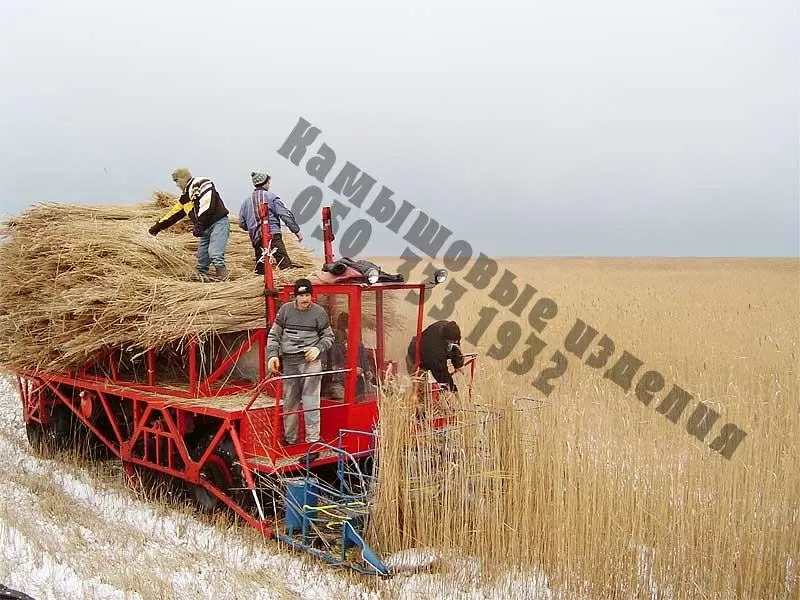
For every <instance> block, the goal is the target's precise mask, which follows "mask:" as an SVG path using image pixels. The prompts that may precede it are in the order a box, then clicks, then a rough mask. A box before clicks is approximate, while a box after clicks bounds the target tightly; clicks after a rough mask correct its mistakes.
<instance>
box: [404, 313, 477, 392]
mask: <svg viewBox="0 0 800 600" xmlns="http://www.w3.org/2000/svg"><path fill="white" fill-rule="evenodd" d="M460 345H461V328H460V327H459V326H458V323H456V322H455V321H436V322H435V323H433V324H431V325H429V326H428V327H427V328H426V329H425V331H423V332H422V336H421V341H420V360H419V367H420V369H422V370H423V371H430V372H431V374H432V375H433V378H434V379H435V380H436V381H437V382H438V383H440V384H442V385H445V386H447V388H448V389H449V390H450V391H453V392H457V391H458V387H457V386H456V384H455V382H454V381H453V376H452V375H451V374H450V369H449V368H448V366H447V361H448V360H449V361H450V362H451V363H452V364H453V368H455V369H460V368H461V367H463V366H464V355H463V354H462V353H461V347H460ZM416 352H417V337H416V336H414V337H413V338H411V343H409V345H408V352H407V354H406V367H407V368H408V373H409V374H410V375H413V374H414V372H415V364H414V363H415V362H416Z"/></svg>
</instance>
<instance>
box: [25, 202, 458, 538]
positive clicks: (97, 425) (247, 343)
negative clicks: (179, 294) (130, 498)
mask: <svg viewBox="0 0 800 600" xmlns="http://www.w3.org/2000/svg"><path fill="white" fill-rule="evenodd" d="M260 216H261V221H262V222H261V234H262V243H263V247H264V248H265V249H267V252H268V251H269V247H270V243H271V235H270V232H269V225H268V221H267V214H266V209H265V207H262V208H261V209H260ZM322 216H323V218H322V221H323V234H324V235H323V240H324V252H325V260H326V262H332V261H333V259H334V255H333V248H332V242H333V240H334V235H333V228H332V224H331V214H330V208H329V207H325V208H323V213H322ZM264 261H265V264H264V287H265V323H264V327H262V328H259V329H256V330H252V331H250V332H248V333H249V335H248V336H247V338H246V339H245V340H244V341H242V342H241V343H239V345H238V346H237V347H235V348H233V349H232V352H230V354H229V355H228V356H227V358H224V359H222V360H220V357H219V356H214V357H213V358H212V359H211V366H210V372H208V373H207V374H206V375H205V377H201V374H200V364H199V352H200V348H201V342H200V340H198V339H197V338H196V337H194V336H190V337H189V338H188V339H187V340H185V341H179V342H176V343H175V344H174V345H173V346H171V347H170V348H168V349H167V350H168V351H170V352H171V353H172V356H174V357H179V358H180V361H179V362H180V365H182V366H181V369H182V371H180V372H179V373H178V376H180V378H181V382H180V385H175V384H174V382H168V381H163V380H162V378H161V377H160V375H159V369H158V367H159V362H160V360H159V359H160V356H161V354H160V353H161V352H163V350H157V349H155V348H151V349H147V350H146V351H144V352H142V353H141V354H140V355H138V357H132V358H130V360H131V362H132V363H135V364H136V365H139V367H140V368H141V369H143V371H144V381H139V380H138V379H137V378H136V377H134V376H127V375H126V373H125V372H124V369H123V368H122V366H121V365H122V357H123V351H122V349H120V348H116V347H111V348H107V349H105V350H104V351H102V352H100V353H99V354H97V355H96V356H95V357H94V358H93V359H92V360H90V361H88V362H87V363H86V364H84V365H82V366H81V367H80V368H78V369H76V370H75V372H74V373H73V372H57V373H54V372H43V371H21V372H18V373H17V379H18V385H19V392H20V398H21V401H22V407H23V416H24V419H25V422H26V423H28V424H31V425H33V426H42V427H44V426H46V425H47V424H48V422H49V418H50V415H51V414H52V411H53V410H54V409H55V408H57V407H58V406H64V407H66V408H67V409H69V411H71V413H72V414H73V415H74V416H75V418H76V419H77V420H78V421H80V422H81V423H82V424H83V425H84V426H85V428H86V430H87V431H88V432H91V434H93V435H94V436H95V437H96V438H97V439H98V440H99V441H100V442H102V443H103V444H104V445H105V446H107V447H108V448H109V449H110V451H111V452H112V453H113V454H114V455H115V456H116V457H117V458H119V459H120V460H122V462H123V465H124V468H125V472H126V474H127V475H128V476H129V477H132V476H133V475H134V473H135V470H136V467H145V468H147V469H151V470H154V471H158V472H161V473H164V474H167V475H171V476H174V477H177V478H179V479H182V480H184V481H186V482H188V483H190V484H193V485H195V486H199V487H202V488H203V489H205V490H207V491H208V492H209V493H210V494H212V495H213V496H215V497H216V498H218V499H219V501H220V502H222V503H224V504H225V505H227V506H228V507H229V508H231V509H232V510H233V511H235V512H236V513H237V514H238V515H239V516H241V517H242V518H243V519H245V520H246V521H247V522H248V523H250V524H251V525H253V526H255V527H257V528H258V529H260V530H261V531H263V532H264V533H265V534H270V533H271V532H272V527H273V522H272V521H270V520H269V519H264V520H262V519H261V518H260V516H254V515H253V513H252V511H248V510H247V509H246V507H245V506H243V505H242V504H240V503H239V502H238V501H237V500H235V499H234V497H233V496H234V495H235V494H232V493H230V491H229V490H224V489H219V488H218V487H216V486H215V485H214V484H213V483H212V482H211V481H209V480H208V479H207V478H206V477H205V476H204V471H205V470H206V468H207V467H208V468H216V469H227V471H224V472H225V478H224V479H225V480H226V481H227V480H228V479H229V478H231V477H232V470H233V469H234V468H240V469H241V473H242V477H243V478H244V480H245V485H246V486H247V487H248V488H249V489H251V490H253V489H254V488H255V479H254V474H255V473H261V474H265V475H269V474H275V473H291V472H295V471H298V470H300V469H304V468H305V457H306V454H307V452H308V451H309V449H310V448H309V444H307V443H305V442H301V443H299V444H295V445H292V446H286V445H285V444H284V442H283V439H282V438H283V436H282V429H283V428H282V419H283V417H284V416H285V415H286V412H285V411H284V410H283V406H282V404H281V402H277V401H275V400H274V399H275V398H281V397H282V379H281V378H280V377H273V376H271V375H269V374H267V373H266V369H265V363H266V360H265V358H266V343H267V332H268V328H269V327H270V326H271V325H272V323H273V321H274V319H275V315H276V313H277V310H276V306H277V301H278V300H280V301H281V302H288V301H291V292H292V286H288V285H287V286H283V287H282V288H281V289H279V290H275V289H274V279H273V271H272V265H271V263H270V261H269V256H268V254H267V255H265V256H264ZM367 289H368V290H369V291H370V293H373V292H374V293H375V294H376V328H377V340H376V348H375V349H374V351H375V356H376V361H377V366H378V370H381V369H383V368H384V367H385V365H386V364H387V363H386V356H385V351H386V349H385V345H384V318H383V307H384V294H385V292H389V291H395V290H406V291H407V290H416V291H417V292H418V294H419V308H418V312H417V323H416V336H417V340H419V339H420V338H421V333H422V324H423V316H424V301H425V284H424V283H423V284H421V283H376V284H374V285H371V286H367V285H366V284H360V283H343V284H318V285H315V286H314V297H315V298H316V297H318V296H319V295H322V294H324V295H333V296H334V297H335V295H340V296H342V297H346V298H347V300H348V311H349V314H350V315H351V317H352V318H350V321H349V329H348V336H349V338H350V339H354V340H355V339H360V332H361V297H362V293H363V292H364V291H365V290H367ZM254 347H255V348H256V349H257V352H258V359H259V372H258V380H257V381H255V382H253V381H231V380H229V379H230V378H229V377H228V378H226V380H223V377H225V376H226V374H227V373H229V371H230V370H231V369H232V367H234V366H235V365H236V363H237V361H238V360H239V359H240V358H241V357H242V356H243V355H244V354H245V353H246V352H248V351H250V350H252V349H253V348H254ZM358 351H359V348H358V344H350V345H349V350H348V355H347V364H346V369H347V374H346V376H345V397H344V399H342V400H338V399H332V398H325V397H323V398H322V400H321V403H320V413H321V419H320V420H321V427H322V430H321V432H322V435H321V441H323V442H325V443H328V444H330V445H332V446H336V445H337V442H338V438H339V432H340V430H342V429H346V430H364V431H369V430H371V429H372V428H373V427H374V426H375V425H376V424H377V420H378V402H377V397H376V396H370V395H369V394H368V395H367V396H366V397H363V396H362V397H359V398H357V397H356V387H357V373H356V369H357V367H358V365H359V357H358ZM399 358H400V359H401V360H402V359H403V357H399ZM416 361H417V364H419V344H417V351H416ZM468 364H469V365H470V376H471V378H472V377H473V376H474V358H473V359H472V361H471V362H470V363H468ZM376 374H377V373H376ZM470 389H471V384H470ZM226 402H227V404H226ZM298 413H299V414H300V417H301V420H302V410H299V411H298ZM299 431H301V432H302V431H304V428H303V427H302V422H301V423H300V427H299ZM199 439H203V440H210V441H209V442H208V446H207V447H205V448H201V447H198V440H199ZM343 439H344V442H343V443H345V447H344V448H343V449H344V450H346V451H347V452H350V453H353V454H356V453H360V452H364V451H368V450H369V449H370V448H369V447H368V444H369V439H368V436H344V438H343ZM223 445H224V448H225V449H226V450H225V451H226V452H228V454H230V453H231V450H230V449H231V448H232V453H233V454H234V455H235V456H234V460H233V461H232V464H230V463H231V461H230V460H228V459H226V458H223V456H226V455H224V453H223ZM335 460H336V458H335V455H334V453H332V452H324V451H323V452H321V453H320V455H319V457H318V458H317V459H316V460H314V461H313V462H312V466H317V465H320V464H325V463H329V462H333V461H335ZM231 481H232V479H231Z"/></svg>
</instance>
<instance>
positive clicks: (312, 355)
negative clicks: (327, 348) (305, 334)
mask: <svg viewBox="0 0 800 600" xmlns="http://www.w3.org/2000/svg"><path fill="white" fill-rule="evenodd" d="M305 356H306V362H314V361H315V360H317V357H318V356H319V348H317V347H316V346H311V348H309V349H308V350H306V353H305Z"/></svg>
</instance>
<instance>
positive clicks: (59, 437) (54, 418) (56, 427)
mask: <svg viewBox="0 0 800 600" xmlns="http://www.w3.org/2000/svg"><path fill="white" fill-rule="evenodd" d="M74 425H75V423H74V419H73V417H72V412H71V411H70V410H69V409H68V408H67V407H66V406H62V405H56V406H54V407H53V414H52V415H50V420H49V422H48V423H46V424H42V423H37V422H35V421H31V422H30V423H26V424H25V433H26V434H27V436H28V444H30V446H31V448H33V450H34V452H36V453H37V454H39V455H41V456H52V455H53V454H55V453H56V452H59V451H63V450H67V449H68V448H69V446H70V441H71V439H72V434H73V430H74Z"/></svg>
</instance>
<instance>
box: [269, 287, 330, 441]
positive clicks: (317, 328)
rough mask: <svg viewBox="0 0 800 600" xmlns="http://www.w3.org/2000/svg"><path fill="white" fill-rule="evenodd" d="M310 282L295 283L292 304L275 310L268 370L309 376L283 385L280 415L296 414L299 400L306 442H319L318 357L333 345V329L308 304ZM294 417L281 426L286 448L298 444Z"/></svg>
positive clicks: (316, 307) (320, 311) (325, 317)
mask: <svg viewBox="0 0 800 600" xmlns="http://www.w3.org/2000/svg"><path fill="white" fill-rule="evenodd" d="M311 292H312V287H311V282H310V281H309V280H308V279H298V280H297V281H295V282H294V295H295V299H294V302H287V303H285V304H283V305H281V307H280V308H279V309H278V314H277V315H276V316H275V322H274V323H273V324H272V327H271V328H270V330H269V335H268V336H267V357H268V360H267V368H268V369H269V371H270V372H271V373H277V372H278V371H280V370H281V369H282V371H283V375H310V376H308V377H295V378H291V379H286V380H284V382H283V411H284V413H292V412H294V411H297V410H298V407H299V405H300V402H301V400H302V404H303V411H304V413H303V414H304V418H305V423H306V442H309V443H311V442H317V441H319V398H320V382H321V379H322V376H321V375H313V374H314V373H320V372H321V371H322V361H321V360H320V358H319V356H320V354H321V353H322V352H325V351H327V350H328V349H329V348H330V347H331V346H332V345H333V339H334V338H333V329H331V322H330V317H328V313H326V312H325V309H324V308H322V307H321V306H320V305H319V304H315V303H314V302H312V301H311ZM297 415H298V413H296V412H295V413H294V414H286V415H285V416H284V421H283V426H284V435H285V436H286V443H287V444H296V443H297V420H298V419H297Z"/></svg>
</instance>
